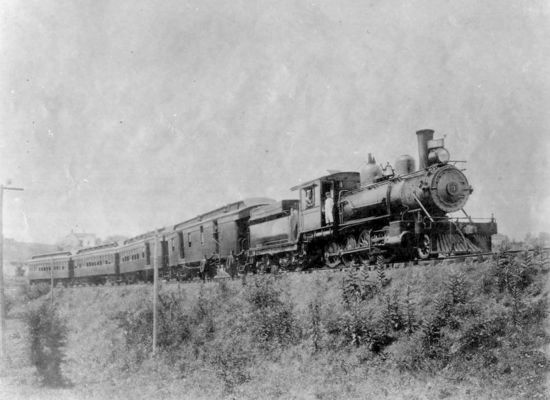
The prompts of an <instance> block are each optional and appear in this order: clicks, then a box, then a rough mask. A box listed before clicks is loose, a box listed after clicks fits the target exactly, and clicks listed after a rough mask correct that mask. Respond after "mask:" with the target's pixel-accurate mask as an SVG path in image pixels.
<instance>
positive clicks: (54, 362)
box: [24, 302, 67, 386]
mask: <svg viewBox="0 0 550 400" xmlns="http://www.w3.org/2000/svg"><path fill="white" fill-rule="evenodd" d="M24 319H25V322H26V325H27V328H28V330H29V338H30V353H31V354H30V356H31V363H32V364H33V365H34V366H35V367H36V370H37V373H38V375H39V377H40V380H41V381H42V383H43V384H44V385H47V386H63V385H65V384H66V383H67V381H66V380H65V378H64V377H63V375H62V373H61V364H62V363H63V360H64V352H63V350H64V346H65V344H66V341H67V328H66V325H65V323H64V321H63V320H62V319H61V318H60V317H59V315H58V312H57V309H56V308H55V306H53V305H51V304H50V303H49V302H43V303H41V304H40V305H39V306H38V307H34V308H31V309H29V310H28V311H27V313H26V314H25V317H24Z"/></svg>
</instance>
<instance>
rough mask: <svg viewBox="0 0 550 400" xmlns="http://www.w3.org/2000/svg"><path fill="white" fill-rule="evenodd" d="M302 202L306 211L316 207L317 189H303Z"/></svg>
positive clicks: (311, 187)
mask: <svg viewBox="0 0 550 400" xmlns="http://www.w3.org/2000/svg"><path fill="white" fill-rule="evenodd" d="M302 201H303V207H304V209H307V208H311V207H314V206H315V187H314V186H310V187H307V188H304V189H303V193H302Z"/></svg>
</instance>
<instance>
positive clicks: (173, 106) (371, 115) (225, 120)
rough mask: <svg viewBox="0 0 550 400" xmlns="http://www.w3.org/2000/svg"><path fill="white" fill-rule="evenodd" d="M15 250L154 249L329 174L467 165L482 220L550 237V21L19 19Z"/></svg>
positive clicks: (325, 7)
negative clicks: (431, 135)
mask: <svg viewBox="0 0 550 400" xmlns="http://www.w3.org/2000/svg"><path fill="white" fill-rule="evenodd" d="M0 4H1V20H0V29H1V31H0V40H1V42H0V46H1V51H2V62H1V63H0V90H1V92H2V96H1V104H0V112H1V115H0V181H1V182H3V183H5V182H6V181H7V180H8V179H11V181H12V185H14V186H20V187H24V188H25V191H24V192H6V193H5V195H4V198H5V203H4V232H5V235H6V236H7V237H11V238H15V239H17V240H22V241H34V242H44V243H53V242H55V241H56V240H57V239H58V238H60V237H62V236H64V235H66V234H68V233H69V232H70V231H71V230H75V231H77V232H84V231H85V232H93V233H96V234H97V235H99V236H100V237H103V238H104V237H106V236H108V235H112V234H124V235H135V234H139V233H142V232H145V231H147V230H150V229H153V228H156V227H161V226H165V225H170V224H174V223H177V222H179V221H182V220H185V219H187V218H190V217H193V216H194V215H196V214H198V213H201V212H205V211H207V210H209V209H212V208H214V207H218V206H221V205H223V204H225V203H229V202H232V201H236V200H239V199H242V198H245V197H250V196H267V197H272V198H275V199H281V198H292V197H294V196H295V195H296V194H295V193H294V192H290V191H289V188H290V187H292V186H294V185H296V184H298V183H299V182H300V181H305V180H310V179H313V178H315V177H318V176H320V175H324V174H325V173H326V170H327V169H340V170H358V168H359V167H360V165H361V164H362V163H363V162H364V161H365V160H366V157H367V153H368V152H372V153H374V155H375V156H376V159H377V161H378V162H382V163H384V164H385V162H386V161H390V162H393V161H394V160H395V158H396V157H397V156H399V155H401V154H411V155H413V156H414V157H415V158H417V157H418V154H417V148H416V135H415V131H416V130H419V129H423V128H432V129H434V130H435V131H436V136H443V135H446V144H447V147H448V149H449V151H450V153H451V158H452V159H455V160H466V161H468V163H467V164H465V168H466V174H467V176H468V179H469V180H470V183H471V184H472V186H473V187H474V193H473V195H472V196H471V197H470V200H469V202H468V204H467V205H466V209H467V211H468V212H469V213H470V214H471V215H472V216H474V217H490V216H491V214H492V213H494V214H495V217H496V218H497V220H498V222H499V229H500V231H501V232H502V233H505V234H508V235H510V236H511V237H516V238H518V239H520V238H523V237H524V235H525V234H526V233H527V232H529V231H531V232H534V233H538V232H539V231H550V210H549V207H548V206H549V203H550V190H549V187H550V186H549V182H550V165H549V161H548V159H549V155H550V140H549V134H548V128H549V127H550V117H549V113H548V110H549V105H550V101H549V100H550V98H549V96H550V94H549V93H550V91H549V89H550V87H549V86H550V84H549V83H550V78H549V77H550V68H549V66H550V62H549V61H550V60H549V58H548V55H549V54H550V52H549V47H550V46H549V42H550V41H549V40H548V38H549V37H550V26H549V22H550V19H549V18H550V7H549V5H548V4H549V3H548V2H546V1H538V2H537V1H524V2H522V1H502V0H495V1H483V2H479V1H477V0H475V1H441V0H437V1H387V0H385V1H365V0H358V1H337V2H336V1H297V0H291V1H281V0H277V1H252V0H249V1H234V0H232V1H225V0H211V1H204V0H200V1H179V0H177V1H176V0H173V1H168V0H163V1H157V2H145V1H136V0H131V1H122V0H116V1H115V0H112V1H101V0H82V1H59V0H36V1H30V0H26V1H1V2H0Z"/></svg>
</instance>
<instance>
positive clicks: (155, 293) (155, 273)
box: [153, 235, 159, 355]
mask: <svg viewBox="0 0 550 400" xmlns="http://www.w3.org/2000/svg"><path fill="white" fill-rule="evenodd" d="M154 253H155V256H154V257H153V355H155V353H156V352H157V297H158V286H157V285H158V278H159V270H158V261H157V257H158V236H157V235H155V250H154Z"/></svg>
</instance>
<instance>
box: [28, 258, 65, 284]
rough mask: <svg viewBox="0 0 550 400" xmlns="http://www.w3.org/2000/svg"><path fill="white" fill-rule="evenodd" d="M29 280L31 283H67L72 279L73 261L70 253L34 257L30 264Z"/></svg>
mask: <svg viewBox="0 0 550 400" xmlns="http://www.w3.org/2000/svg"><path fill="white" fill-rule="evenodd" d="M27 265H28V274H27V276H28V278H29V281H30V283H31V284H32V283H39V282H48V283H49V282H51V279H52V277H53V279H54V284H56V283H57V282H59V281H66V280H68V279H69V278H70V277H72V273H73V269H72V261H71V253H70V252H58V253H48V254H41V255H36V256H33V257H32V259H31V260H30V261H29V262H28V264H27Z"/></svg>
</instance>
